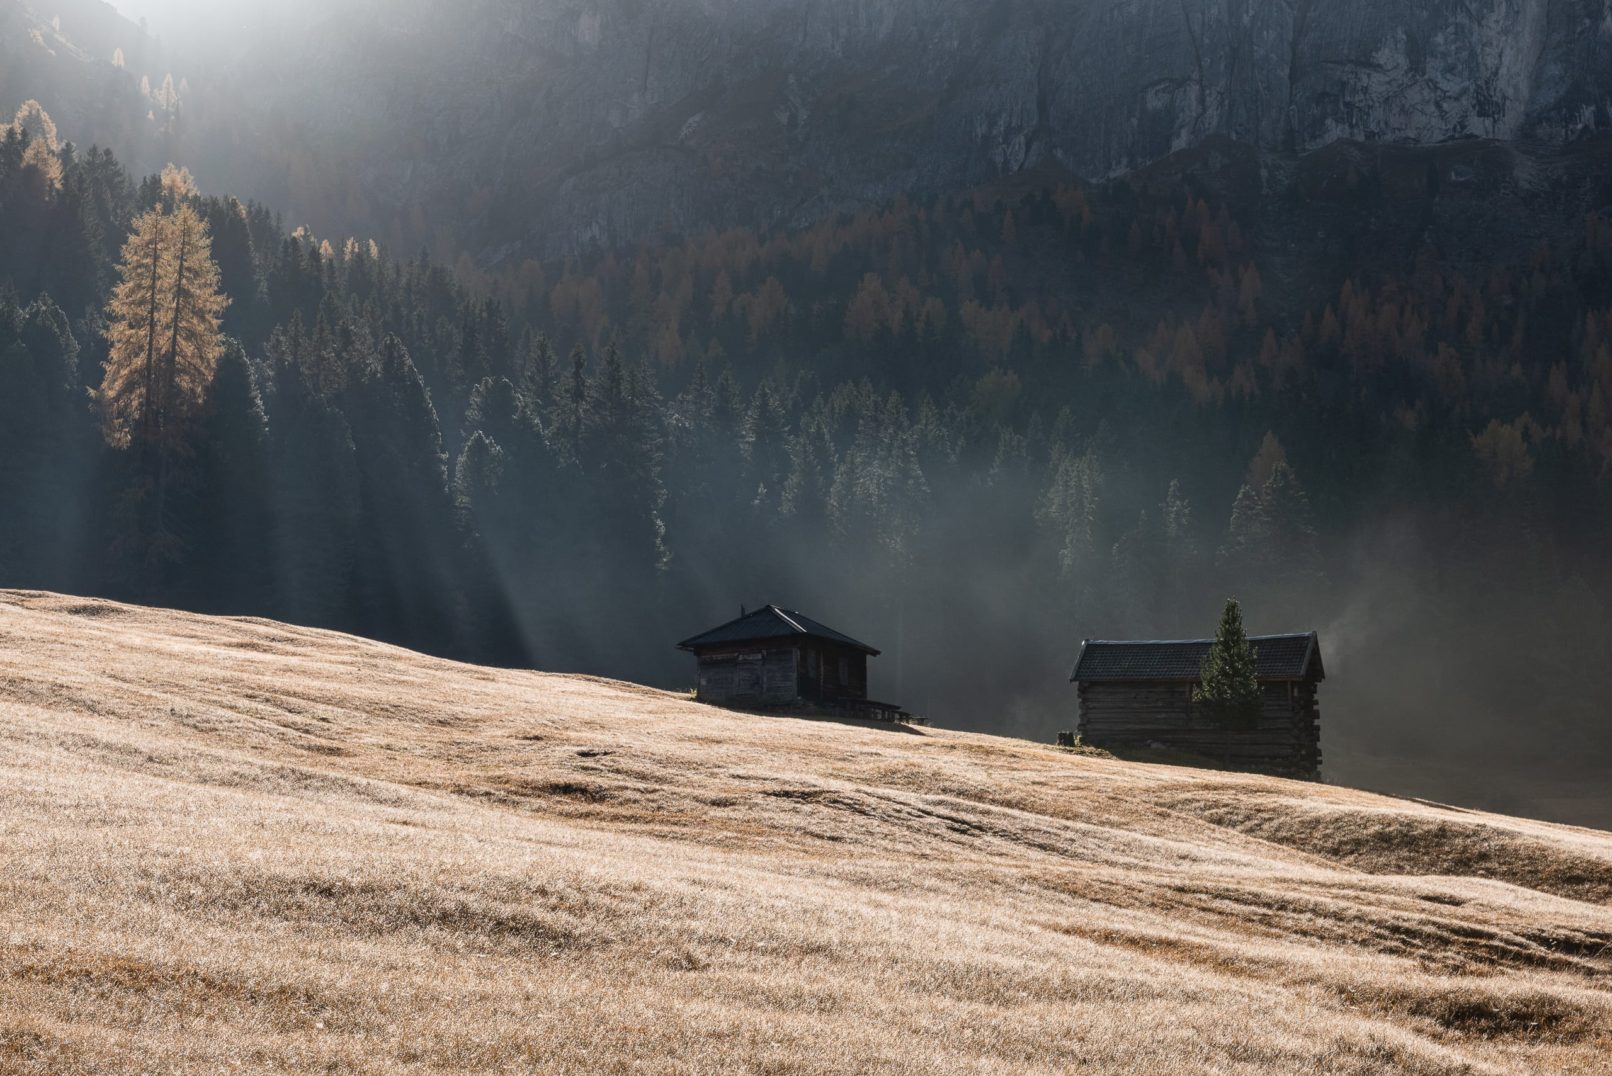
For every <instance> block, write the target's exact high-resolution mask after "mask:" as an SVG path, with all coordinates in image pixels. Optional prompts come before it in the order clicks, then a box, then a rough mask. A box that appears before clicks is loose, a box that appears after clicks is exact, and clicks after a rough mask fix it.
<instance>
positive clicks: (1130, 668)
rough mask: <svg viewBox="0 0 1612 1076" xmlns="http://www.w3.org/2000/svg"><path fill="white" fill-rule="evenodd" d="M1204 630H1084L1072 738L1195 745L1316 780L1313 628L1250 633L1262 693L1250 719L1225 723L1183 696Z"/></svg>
mask: <svg viewBox="0 0 1612 1076" xmlns="http://www.w3.org/2000/svg"><path fill="white" fill-rule="evenodd" d="M1213 641H1214V640H1212V639H1173V640H1151V641H1135V642H1119V641H1111V640H1101V639H1088V640H1086V641H1085V642H1084V643H1082V644H1081V647H1080V657H1079V659H1078V660H1077V661H1076V662H1075V671H1074V672H1073V674H1071V675H1070V680H1072V681H1073V682H1074V683H1076V684H1078V685H1079V692H1080V738H1081V742H1082V743H1086V744H1089V745H1091V746H1093V747H1102V748H1107V749H1109V750H1115V751H1119V752H1123V751H1125V750H1126V749H1128V748H1129V749H1134V748H1156V749H1164V750H1167V751H1175V752H1181V753H1183V754H1191V755H1198V756H1201V757H1203V758H1204V759H1206V760H1210V761H1213V762H1214V763H1216V764H1218V765H1221V766H1224V767H1225V768H1227V769H1235V770H1247V771H1250V772H1254V773H1269V774H1275V775H1277V776H1280V777H1299V778H1304V779H1307V780H1319V779H1320V776H1321V714H1320V710H1319V708H1318V707H1317V705H1316V688H1317V685H1319V684H1320V683H1321V681H1322V680H1323V679H1325V678H1326V672H1325V670H1324V669H1323V668H1322V665H1321V642H1320V639H1319V638H1318V637H1317V636H1316V634H1315V632H1313V631H1312V632H1309V633H1307V634H1298V635H1258V636H1253V637H1251V638H1250V639H1249V640H1248V642H1249V644H1250V645H1251V646H1252V647H1253V650H1254V658H1255V664H1256V667H1257V675H1258V677H1259V684H1260V688H1261V691H1262V692H1263V694H1264V696H1265V706H1264V712H1263V713H1262V714H1261V716H1260V720H1259V723H1258V724H1257V725H1255V726H1253V727H1251V728H1231V729H1228V728H1224V727H1222V726H1220V725H1219V724H1217V723H1215V722H1214V721H1212V720H1211V719H1210V718H1209V717H1208V715H1206V714H1204V713H1202V712H1201V711H1200V710H1199V708H1198V706H1197V705H1196V704H1195V703H1194V702H1193V701H1192V692H1193V689H1194V688H1195V687H1197V685H1198V679H1199V670H1200V669H1201V668H1202V667H1203V659H1204V656H1205V655H1207V654H1208V653H1209V646H1210V644H1211V643H1213Z"/></svg>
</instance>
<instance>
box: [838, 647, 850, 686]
mask: <svg viewBox="0 0 1612 1076" xmlns="http://www.w3.org/2000/svg"><path fill="white" fill-rule="evenodd" d="M850 682H851V661H850V659H849V658H847V657H846V656H845V655H843V654H841V655H840V683H842V684H849V683H850Z"/></svg>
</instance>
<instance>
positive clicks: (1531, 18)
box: [11, 0, 1612, 260]
mask: <svg viewBox="0 0 1612 1076" xmlns="http://www.w3.org/2000/svg"><path fill="white" fill-rule="evenodd" d="M12 6H15V0H12ZM36 7H39V9H40V10H43V6H39V5H36ZM45 14H47V15H48V14H49V13H48V12H45ZM243 18H245V17H244V16H243V17H241V18H237V19H235V20H233V21H232V20H229V19H225V18H223V17H221V16H220V17H212V19H211V21H207V20H206V19H204V17H203V16H200V15H198V16H196V19H195V22H196V25H195V26H191V25H188V24H184V23H181V24H178V25H174V26H169V27H163V26H158V27H155V29H156V30H157V31H165V32H166V33H167V35H168V39H169V40H177V41H179V42H180V43H181V44H180V45H179V46H176V47H175V48H173V49H170V50H169V51H170V53H171V54H172V55H170V57H169V59H168V60H167V61H164V63H166V64H167V65H168V66H171V67H172V68H173V69H174V71H175V74H176V75H177V76H189V82H190V85H192V86H193V87H194V90H192V91H189V92H187V94H186V95H185V96H184V99H183V101H182V102H181V105H180V109H179V113H180V115H179V121H178V122H177V123H175V124H172V125H168V124H166V123H165V122H164V117H161V116H154V117H153V119H152V121H151V122H152V124H153V125H155V126H157V127H161V128H164V130H163V131H161V132H160V137H159V136H158V135H157V134H154V133H153V132H145V133H144V134H143V135H141V136H140V137H141V138H143V139H144V142H142V143H141V145H143V146H145V147H148V148H151V149H152V151H153V152H154V151H155V145H160V146H161V148H164V149H167V150H168V151H169V152H170V154H171V155H173V156H175V157H176V158H182V159H183V161H184V163H187V164H189V166H190V167H191V168H192V169H193V170H194V171H195V172H196V173H197V175H198V177H199V178H200V179H201V181H202V183H203V184H204V186H206V187H208V188H209V189H215V190H217V189H227V190H230V191H232V192H234V193H236V194H238V195H240V196H242V197H251V198H257V199H260V200H263V201H265V202H267V203H268V204H270V205H272V206H274V207H276V208H281V209H285V210H286V211H288V212H289V213H291V214H292V215H293V218H294V219H295V220H297V221H299V222H303V223H307V224H309V225H311V226H313V227H314V228H316V229H318V230H320V231H324V232H337V231H339V232H343V233H357V234H364V235H373V236H374V237H375V238H377V239H379V240H381V241H382V242H386V243H389V244H392V245H393V248H394V249H397V250H407V249H415V248H417V247H418V246H419V245H420V244H422V243H430V244H434V245H435V246H436V248H437V251H436V252H437V253H438V254H444V253H450V252H451V253H457V252H458V251H459V250H462V249H469V250H472V251H475V252H476V253H478V254H479V255H480V256H482V257H483V258H484V259H493V260H496V259H499V258H501V257H504V256H507V255H511V254H514V253H517V252H520V253H527V252H533V251H536V252H551V251H554V250H557V249H560V250H563V249H571V248H575V247H579V246H589V245H592V244H594V243H599V242H604V243H612V242H619V241H624V240H631V239H635V238H642V237H644V236H646V235H651V234H659V233H662V232H666V231H688V230H696V229H699V228H702V227H706V226H723V225H731V224H744V225H749V226H770V225H775V224H798V223H804V222H808V221H811V220H814V219H819V218H821V217H822V216H824V215H826V214H830V213H832V212H835V211H838V210H842V209H847V208H858V207H865V206H868V205H872V204H877V203H879V202H882V201H884V200H887V199H889V198H891V197H893V196H895V195H897V194H901V193H924V192H935V191H952V190H957V189H959V188H962V187H965V186H968V185H971V184H975V183H979V182H983V181H986V180H989V179H991V178H993V177H998V176H1001V175H1006V174H1014V173H1018V172H1020V171H1023V170H1026V169H1029V168H1033V167H1035V166H1037V165H1038V164H1043V163H1056V164H1058V165H1060V166H1062V167H1064V168H1067V169H1069V170H1070V171H1072V172H1074V173H1076V174H1078V175H1082V176H1086V177H1089V178H1100V177H1104V176H1109V175H1113V174H1116V173H1119V172H1122V171H1126V170H1129V169H1133V168H1136V167H1138V166H1141V165H1144V164H1146V163H1148V162H1150V161H1153V160H1157V159H1159V158H1160V157H1163V156H1165V155H1166V154H1169V153H1171V152H1174V151H1177V150H1180V149H1182V148H1186V147H1188V146H1191V145H1195V144H1196V143H1198V142H1199V141H1201V140H1203V139H1204V138H1207V137H1209V136H1212V135H1221V136H1227V137H1231V138H1234V139H1237V140H1239V141H1243V142H1247V143H1249V144H1252V145H1256V146H1261V147H1264V148H1267V149H1284V150H1293V151H1304V150H1309V149H1313V148H1317V147H1320V146H1323V145H1326V144H1329V143H1330V142H1332V141H1334V140H1336V139H1339V138H1345V139H1362V140H1367V139H1384V140H1392V141H1409V142H1418V143H1433V142H1439V141H1442V140H1445V139H1450V138H1459V137H1486V138H1499V139H1519V138H1527V139H1544V140H1549V141H1564V140H1571V139H1574V138H1576V137H1579V136H1581V135H1583V134H1585V133H1588V132H1592V131H1596V130H1604V129H1606V128H1607V127H1608V126H1609V125H1612V104H1609V102H1612V74H1609V72H1612V7H1609V6H1608V4H1607V3H1606V0H1486V2H1480V3H1476V4H1474V3H1466V2H1457V0H1438V2H1435V3H1422V4H1414V5H1407V4H1403V3H1398V2H1390V0H1349V2H1347V3H1337V4H1320V3H1315V2H1313V0H1293V2H1286V3H1274V2H1259V3H1247V4H1240V5H1237V4H1221V3H1219V2H1218V0H1187V2H1177V0H1143V2H1139V3H1136V2H1132V3H1115V2H1112V0H1107V2H1085V3H1075V4H1069V3H1049V2H1046V0H1005V2H1002V3H993V4H979V3H973V2H970V0H877V2H874V3H869V2H867V0H787V2H784V3H757V2H753V0H715V2H707V3H698V4H696V3H691V2H688V0H606V2H591V0H590V2H579V0H542V2H540V3H510V2H507V0H474V2H471V3H465V4H453V5H448V4H442V3H436V2H426V0H409V2H390V0H389V2H387V3H376V2H373V0H344V2H342V3H337V4H328V5H307V4H301V5H298V4H293V5H288V6H285V7H280V6H276V8H275V10H274V12H273V13H265V14H263V15H261V16H260V18H262V19H263V20H265V22H266V24H265V25H262V26H256V25H249V24H243V23H242V21H241V20H242V19H243ZM100 21H104V20H96V19H94V18H91V17H90V15H89V14H88V13H86V14H85V15H84V16H83V17H77V18H70V19H68V20H67V22H66V23H64V30H63V31H62V33H63V34H65V35H66V37H67V38H69V39H71V38H73V37H74V35H75V34H82V35H85V36H86V37H87V38H91V39H93V40H95V42H96V46H95V47H93V48H89V49H88V53H89V54H90V55H92V56H93V57H95V58H97V59H98V60H99V63H100V65H101V66H105V65H106V64H107V63H108V62H109V56H110V50H109V48H107V47H105V46H106V42H104V41H101V40H100V39H101V38H104V37H106V36H107V34H108V33H109V32H110V31H109V30H108V29H107V27H106V26H105V25H93V26H92V25H90V24H92V23H97V22H100ZM124 26H125V27H127V24H124ZM187 40H194V41H196V42H198V43H197V44H191V45H188V46H187V45H185V44H184V42H186V41H187ZM203 41H204V42H205V45H203V44H201V43H200V42H203ZM11 47H13V48H14V49H16V48H21V47H23V46H22V43H18V42H13V43H12V45H11ZM126 47H127V46H126ZM35 51H37V50H35ZM129 54H130V57H131V58H130V61H129V62H130V64H131V65H133V66H134V67H136V68H138V67H139V65H138V64H136V62H135V59H134V50H133V49H129ZM92 66H93V65H92ZM146 66H149V67H152V68H153V69H152V70H150V71H144V70H135V72H134V73H135V74H136V75H137V76H138V75H140V74H146V75H149V76H150V77H151V79H152V81H153V83H158V82H160V81H161V79H162V77H163V74H164V72H165V70H166V69H167V68H166V67H164V66H163V65H162V64H161V63H158V62H157V61H155V60H151V62H150V63H147V64H146ZM101 78H103V75H102V74H101V73H99V72H97V73H95V74H94V75H93V79H95V80H99V79H101ZM45 105H46V107H47V108H48V109H51V110H52V111H53V112H55V111H59V112H61V113H64V114H71V113H72V112H73V111H74V109H73V108H72V107H70V105H69V104H68V103H67V102H54V103H53V102H52V101H45ZM107 107H112V104H111V103H109V104H108V105H107ZM158 111H159V112H160V109H159V110H158ZM84 126H85V127H86V128H90V129H95V130H100V129H103V128H106V127H107V126H108V125H106V124H96V123H86V124H85V125H84ZM170 126H171V128H172V129H171V130H169V129H167V128H169V127H170ZM122 134H123V135H124V137H123V138H120V140H118V141H115V142H114V143H113V144H114V148H116V149H118V151H119V152H120V154H122V155H124V156H126V157H130V156H134V148H135V146H134V145H133V144H132V143H133V142H136V141H139V139H137V138H136V137H135V136H136V134H137V132H134V131H123V132H122ZM138 159H143V158H138Z"/></svg>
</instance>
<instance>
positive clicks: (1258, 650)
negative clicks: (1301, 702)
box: [1069, 631, 1326, 683]
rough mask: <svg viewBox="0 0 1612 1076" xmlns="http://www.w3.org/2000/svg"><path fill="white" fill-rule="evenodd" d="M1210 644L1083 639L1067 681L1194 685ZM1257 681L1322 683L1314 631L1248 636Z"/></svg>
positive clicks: (1207, 641) (1199, 641)
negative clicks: (1192, 682) (1155, 682)
mask: <svg viewBox="0 0 1612 1076" xmlns="http://www.w3.org/2000/svg"><path fill="white" fill-rule="evenodd" d="M1213 642H1214V640H1213V639H1151V640H1138V641H1134V642H1120V641H1113V640H1108V639H1087V640H1086V641H1085V642H1084V643H1082V644H1081V647H1080V657H1079V658H1077V659H1076V660H1075V671H1074V672H1073V673H1071V674H1070V675H1069V679H1071V680H1078V681H1080V682H1081V683H1094V682H1099V681H1126V680H1172V681H1195V680H1197V679H1198V670H1199V669H1201V668H1202V667H1203V659H1204V656H1205V655H1207V654H1208V653H1209V646H1210V644H1211V643H1213ZM1248 642H1249V644H1250V645H1251V646H1252V647H1253V648H1254V659H1255V661H1256V663H1257V664H1258V667H1259V673H1258V675H1259V678H1260V679H1261V680H1309V679H1315V680H1323V679H1325V678H1326V670H1324V669H1323V668H1322V667H1321V640H1320V638H1319V637H1318V636H1317V635H1316V634H1315V632H1313V631H1312V632H1306V633H1303V634H1298V635H1253V636H1250V637H1249V639H1248Z"/></svg>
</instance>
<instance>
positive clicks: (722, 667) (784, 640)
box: [677, 605, 899, 711]
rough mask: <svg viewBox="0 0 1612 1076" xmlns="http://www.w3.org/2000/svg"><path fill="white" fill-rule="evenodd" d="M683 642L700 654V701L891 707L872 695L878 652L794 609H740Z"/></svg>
mask: <svg viewBox="0 0 1612 1076" xmlns="http://www.w3.org/2000/svg"><path fill="white" fill-rule="evenodd" d="M677 646H678V649H680V650H687V651H688V652H690V653H691V654H693V655H694V658H695V661H696V662H697V665H698V670H699V689H698V693H697V696H696V697H697V698H698V699H699V700H700V701H701V702H709V703H713V704H715V705H717V706H735V707H740V708H749V707H754V708H758V709H759V708H763V707H774V706H788V705H792V704H796V703H811V704H817V705H823V706H830V707H834V708H841V709H863V708H874V709H877V708H879V707H881V706H883V705H884V704H880V703H874V702H871V701H870V700H869V699H868V658H870V657H877V656H878V654H879V652H878V651H877V650H875V649H873V647H871V646H869V645H867V644H866V643H860V642H857V641H856V640H855V639H853V638H851V637H850V636H849V635H845V634H843V633H842V632H838V631H835V630H834V629H833V628H830V627H828V626H827V625H824V624H820V623H818V622H817V621H815V620H813V619H811V618H810V617H808V616H804V615H802V614H801V613H797V612H795V611H794V610H791V609H780V608H779V607H778V606H776V605H768V606H764V607H762V608H760V609H757V610H756V611H755V612H753V613H741V615H740V616H739V618H738V619H736V620H730V621H728V622H727V623H726V624H723V625H721V626H720V627H715V628H712V629H711V630H710V631H707V632H704V633H702V634H700V635H696V636H694V637H693V638H690V639H684V640H683V641H682V642H680V643H678V644H677ZM885 708H887V709H890V710H892V711H898V710H899V707H885Z"/></svg>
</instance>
